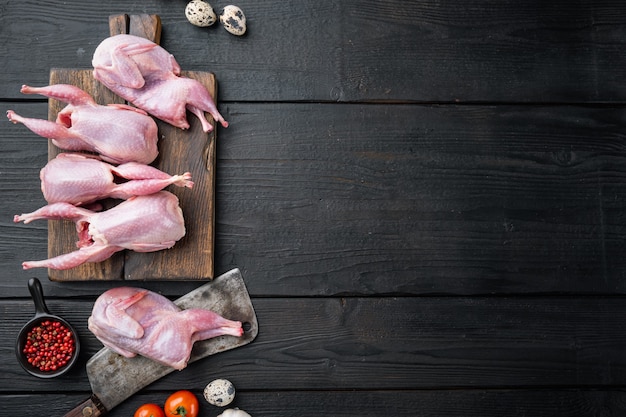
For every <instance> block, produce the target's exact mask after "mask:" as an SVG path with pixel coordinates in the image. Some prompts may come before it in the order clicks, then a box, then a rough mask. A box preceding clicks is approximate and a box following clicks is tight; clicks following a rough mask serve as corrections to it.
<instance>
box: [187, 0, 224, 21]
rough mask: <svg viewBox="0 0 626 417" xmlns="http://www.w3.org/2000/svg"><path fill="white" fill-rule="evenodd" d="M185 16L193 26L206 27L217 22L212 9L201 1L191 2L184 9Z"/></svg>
mask: <svg viewBox="0 0 626 417" xmlns="http://www.w3.org/2000/svg"><path fill="white" fill-rule="evenodd" d="M185 16H187V20H189V23H191V24H192V25H194V26H200V27H207V26H211V25H212V24H213V23H215V22H216V21H217V16H216V15H215V11H213V7H211V5H210V4H209V3H207V2H205V1H202V0H191V1H190V2H189V3H188V4H187V7H185Z"/></svg>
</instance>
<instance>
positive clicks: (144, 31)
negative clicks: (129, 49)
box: [109, 14, 161, 44]
mask: <svg viewBox="0 0 626 417" xmlns="http://www.w3.org/2000/svg"><path fill="white" fill-rule="evenodd" d="M109 33H110V34H111V36H114V35H121V34H128V35H135V36H140V37H142V38H146V39H148V40H150V41H152V42H154V43H156V44H160V43H161V18H160V17H159V15H156V14H134V15H127V14H117V15H112V16H109Z"/></svg>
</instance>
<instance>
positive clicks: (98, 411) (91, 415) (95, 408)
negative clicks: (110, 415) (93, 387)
mask: <svg viewBox="0 0 626 417" xmlns="http://www.w3.org/2000/svg"><path fill="white" fill-rule="evenodd" d="M106 413H107V409H106V408H104V406H103V405H102V403H101V402H100V400H99V399H98V397H96V396H95V395H92V396H91V397H89V398H88V399H87V400H85V401H83V402H82V403H80V404H79V405H78V406H77V407H76V408H74V409H73V410H72V411H70V412H69V413H67V414H65V415H64V416H63V417H98V416H103V415H105V414H106Z"/></svg>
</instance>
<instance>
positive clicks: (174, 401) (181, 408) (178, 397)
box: [164, 390, 198, 417]
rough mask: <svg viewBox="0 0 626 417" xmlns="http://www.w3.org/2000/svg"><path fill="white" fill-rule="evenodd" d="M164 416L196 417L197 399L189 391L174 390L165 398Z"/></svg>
mask: <svg viewBox="0 0 626 417" xmlns="http://www.w3.org/2000/svg"><path fill="white" fill-rule="evenodd" d="M164 408H165V416H166V417H196V416H197V415H198V399H197V398H196V396H195V395H194V394H193V392H191V391H187V390H182V391H176V392H175V393H173V394H172V395H170V396H169V397H168V398H167V400H165V407H164Z"/></svg>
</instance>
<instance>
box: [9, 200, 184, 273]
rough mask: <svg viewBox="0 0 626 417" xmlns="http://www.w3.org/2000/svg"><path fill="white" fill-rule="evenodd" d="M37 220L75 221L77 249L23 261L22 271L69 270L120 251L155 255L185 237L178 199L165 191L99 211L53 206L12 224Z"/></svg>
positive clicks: (18, 219)
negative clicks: (31, 269) (54, 255)
mask: <svg viewBox="0 0 626 417" xmlns="http://www.w3.org/2000/svg"><path fill="white" fill-rule="evenodd" d="M40 219H52V220H64V219H65V220H71V221H73V222H75V223H76V231H77V233H78V238H79V239H78V242H77V243H76V246H77V247H78V250H76V251H74V252H70V253H66V254H62V255H59V256H56V257H53V258H50V259H46V260H41V261H27V262H23V263H22V267H23V268H24V269H30V268H50V269H70V268H74V267H76V266H78V265H82V264H83V263H85V262H102V261H104V260H105V259H108V258H109V257H111V256H112V255H113V254H114V253H115V252H119V251H121V250H123V249H130V250H133V251H136V252H154V251H158V250H162V249H168V248H171V247H172V246H174V244H175V243H176V242H177V241H178V240H180V239H181V238H182V237H183V236H184V235H185V222H184V218H183V213H182V209H181V208H180V206H179V203H178V197H176V196H175V195H174V194H172V193H170V192H168V191H159V192H157V193H154V194H150V195H143V196H134V197H131V198H129V199H128V200H125V201H123V202H121V203H120V204H118V205H117V206H115V207H113V208H111V209H109V210H105V211H102V212H94V211H91V210H88V209H85V208H82V207H76V206H74V205H72V204H69V203H53V204H48V205H46V206H44V207H42V208H40V209H38V210H35V211H34V212H32V213H27V214H22V215H16V216H15V217H14V218H13V221H14V222H16V223H17V222H20V221H23V222H24V223H29V222H31V221H33V220H40Z"/></svg>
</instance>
